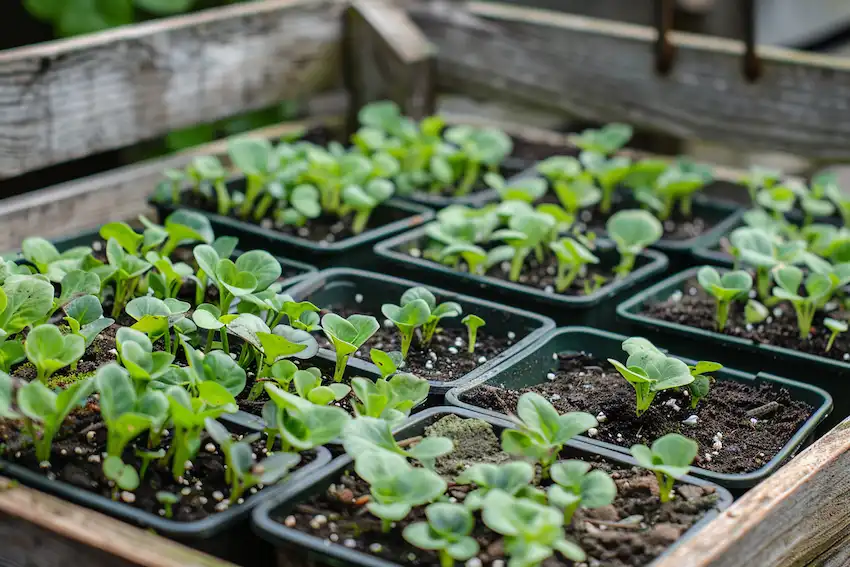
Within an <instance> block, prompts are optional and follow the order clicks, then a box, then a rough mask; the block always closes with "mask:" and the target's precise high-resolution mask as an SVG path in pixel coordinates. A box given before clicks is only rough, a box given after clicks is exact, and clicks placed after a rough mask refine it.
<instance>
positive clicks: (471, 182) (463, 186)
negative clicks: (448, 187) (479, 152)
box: [455, 161, 481, 197]
mask: <svg viewBox="0 0 850 567" xmlns="http://www.w3.org/2000/svg"><path fill="white" fill-rule="evenodd" d="M480 171H481V163H480V162H477V161H470V162H469V164H468V165H467V166H466V170H465V171H464V172H463V179H461V182H460V185H458V188H457V190H456V191H455V197H461V196H463V195H466V194H468V193H469V192H470V191H472V188H473V187H474V186H475V182H476V181H478V174H479V173H480Z"/></svg>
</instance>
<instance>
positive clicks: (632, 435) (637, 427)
mask: <svg viewBox="0 0 850 567" xmlns="http://www.w3.org/2000/svg"><path fill="white" fill-rule="evenodd" d="M622 360H625V353H624V357H623V359H622ZM558 364H559V367H558V369H557V370H555V371H554V372H552V373H550V374H548V375H547V376H546V378H547V379H546V380H544V381H543V383H542V384H540V385H538V386H533V387H531V388H523V389H520V390H508V389H504V388H499V387H496V386H481V387H479V388H476V389H474V390H471V391H469V392H467V393H465V394H464V395H463V397H462V399H463V401H465V402H467V403H470V404H474V405H476V406H479V407H484V408H487V409H491V410H494V411H498V412H502V413H505V414H510V413H515V411H516V406H517V402H518V401H519V398H520V396H521V395H522V394H524V393H525V392H537V393H538V394H540V395H542V396H544V397H545V398H546V399H548V400H549V401H551V402H552V405H554V406H555V409H557V410H558V413H565V412H569V411H586V412H588V413H591V414H593V415H595V416H596V417H597V420H599V422H600V423H599V425H598V426H597V428H596V429H597V432H596V434H595V435H590V433H588V435H590V436H591V437H592V438H593V439H597V440H600V441H606V442H608V443H613V444H615V445H620V446H623V447H630V446H632V445H633V444H635V443H643V444H647V445H649V444H651V443H652V441H654V440H655V439H658V438H659V437H661V436H663V435H665V434H667V433H680V434H682V435H684V436H686V437H690V438H691V439H694V440H695V441H697V442H698V443H699V445H700V452H699V455H697V458H696V460H695V461H694V464H695V465H696V466H699V467H700V468H704V469H708V470H712V471H717V472H724V473H745V472H750V471H754V470H756V469H759V468H760V467H761V466H763V465H764V464H765V463H767V462H768V461H769V460H770V459H771V458H772V457H773V456H774V455H776V454H777V453H778V452H779V451H780V450H781V449H782V447H784V446H785V443H787V442H788V440H789V439H790V438H791V437H792V436H793V435H794V433H796V432H797V430H798V429H799V428H800V426H801V425H802V424H803V423H804V422H805V421H806V419H808V417H809V416H810V415H811V414H812V411H813V408H812V407H811V406H810V405H808V404H806V403H805V402H801V401H798V400H793V399H792V398H791V395H790V393H789V392H788V390H786V389H784V388H778V387H775V386H771V385H768V384H760V385H758V386H751V385H748V384H742V383H738V382H732V381H727V380H716V381H715V382H714V384H712V387H711V390H710V392H709V394H708V396H707V397H706V398H703V399H702V400H700V402H699V404H698V405H697V407H696V409H694V408H692V407H691V400H690V398H689V397H688V392H687V389H683V390H680V391H673V390H664V391H662V392H659V393H658V395H657V396H656V398H655V400H654V401H653V403H652V405H651V406H650V408H649V409H648V410H647V411H646V412H645V413H644V414H643V415H642V416H641V417H637V416H636V415H635V403H636V402H635V392H634V388H633V387H632V386H631V384H629V383H628V382H626V380H625V379H624V378H623V377H622V376H621V375H620V374H619V373H618V372H617V371H616V370H614V367H613V366H612V365H611V364H610V363H608V362H607V361H603V360H599V359H595V358H593V357H592V356H589V355H586V354H578V353H575V354H563V355H559V357H558ZM529 378H531V379H533V380H536V379H538V378H543V377H529ZM773 402H775V404H774V403H773ZM767 404H771V405H770V406H769V407H771V408H773V407H774V405H775V409H772V411H771V412H770V413H767V414H764V415H761V416H760V417H758V418H754V417H752V416H750V415H748V414H747V412H748V411H750V410H753V409H755V408H762V407H764V406H766V405H767ZM691 416H696V424H694V425H690V424H687V423H683V422H684V421H685V420H688V419H689V418H690V417H691ZM753 419H755V422H753V421H752V420H753ZM718 434H719V435H718Z"/></svg>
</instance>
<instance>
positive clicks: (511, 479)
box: [455, 461, 546, 510]
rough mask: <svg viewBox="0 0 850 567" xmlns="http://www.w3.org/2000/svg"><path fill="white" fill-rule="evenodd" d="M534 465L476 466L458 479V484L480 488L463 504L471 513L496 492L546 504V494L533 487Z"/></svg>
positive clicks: (512, 463)
mask: <svg viewBox="0 0 850 567" xmlns="http://www.w3.org/2000/svg"><path fill="white" fill-rule="evenodd" d="M533 480H534V466H533V465H532V464H531V463H529V462H527V461H510V462H507V463H501V464H498V465H496V464H493V463H475V464H474V465H472V466H470V467H469V468H467V469H466V470H464V471H463V472H462V473H461V474H460V476H458V477H457V478H456V479H455V483H457V484H474V485H476V486H477V487H478V488H477V489H475V490H473V491H472V492H469V493H467V495H466V498H465V499H464V501H463V504H464V506H466V507H467V508H469V509H470V510H479V509H480V508H481V505H482V504H483V503H484V499H485V498H487V495H488V494H489V493H490V492H491V491H493V490H502V491H504V492H506V493H507V494H510V495H511V496H517V497H522V498H532V499H538V498H539V497H540V496H542V502H541V504H544V503H545V502H546V494H545V493H544V492H542V491H540V490H539V489H537V488H535V487H533V486H532V485H531V481H533Z"/></svg>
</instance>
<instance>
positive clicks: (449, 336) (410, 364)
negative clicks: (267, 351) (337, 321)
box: [317, 306, 522, 382]
mask: <svg viewBox="0 0 850 567" xmlns="http://www.w3.org/2000/svg"><path fill="white" fill-rule="evenodd" d="M327 311H328V310H323V311H322V315H324V314H325V313H326V312H327ZM329 311H331V312H333V313H336V314H337V315H340V316H341V317H346V318H347V317H349V316H350V315H353V314H355V313H361V314H364V312H363V311H358V310H356V309H349V308H346V307H343V306H331V307H330V308H329ZM365 314H368V315H372V316H374V317H376V318H377V319H378V320H379V321H384V319H385V317H384V316H383V315H382V314H380V313H377V314H376V313H365ZM468 335H469V333H468V332H467V330H466V327H460V328H456V327H440V328H438V329H437V331H436V332H435V333H434V335H433V336H432V337H431V343H430V344H429V345H428V346H423V345H422V341H421V339H422V335H421V333H420V332H419V330H418V329H417V331H416V337H415V338H414V340H413V342H412V343H411V345H410V350H409V351H408V353H407V359H406V360H405V365H404V367H402V368H401V371H403V372H410V373H411V374H415V375H416V376H418V377H420V378H425V379H426V380H433V381H437V382H449V381H452V380H457V379H458V378H462V377H463V376H465V375H466V374H468V373H470V372H472V371H473V370H475V369H476V368H478V367H479V366H481V365H482V364H485V363H486V362H487V361H488V360H490V359H492V358H494V357H496V356H498V355H499V354H501V353H503V352H504V351H505V350H507V349H508V348H510V347H511V346H512V345H513V344H514V343H515V342H516V341H517V340H521V339H522V337H521V336H516V337H515V338H513V339H511V338H509V337H507V336H505V337H497V336H495V335H492V334H490V333H488V332H487V326H486V325H484V326H483V327H479V328H478V334H477V335H476V337H475V352H473V353H470V352H469V336H468ZM317 338H318V340H319V346H320V347H322V348H327V349H333V345H331V343H330V341H328V339H327V338H326V337H325V336H323V335H322V336H317ZM372 348H376V349H380V350H382V351H384V352H392V351H401V333H400V332H399V330H398V329H397V328H396V327H395V325H392V324H391V323H389V324H387V323H386V322H385V323H384V324H383V325H381V327H380V328H379V329H378V330H377V332H375V334H374V335H372V338H370V339H369V340H368V341H367V342H366V344H365V345H364V347H363V348H361V349H360V350H358V351H357V352H355V353H354V355H353V356H355V357H357V358H360V359H363V360H366V361H369V360H371V359H370V358H369V350H370V349H372Z"/></svg>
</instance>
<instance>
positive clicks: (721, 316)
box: [716, 300, 730, 331]
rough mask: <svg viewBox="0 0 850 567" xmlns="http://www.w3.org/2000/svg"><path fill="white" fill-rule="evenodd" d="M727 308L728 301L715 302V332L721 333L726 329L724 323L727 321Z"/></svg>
mask: <svg viewBox="0 0 850 567" xmlns="http://www.w3.org/2000/svg"><path fill="white" fill-rule="evenodd" d="M729 307H730V302H728V301H720V300H718V301H717V317H716V320H717V330H718V331H722V330H723V329H725V328H726V321H728V320H729Z"/></svg>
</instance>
